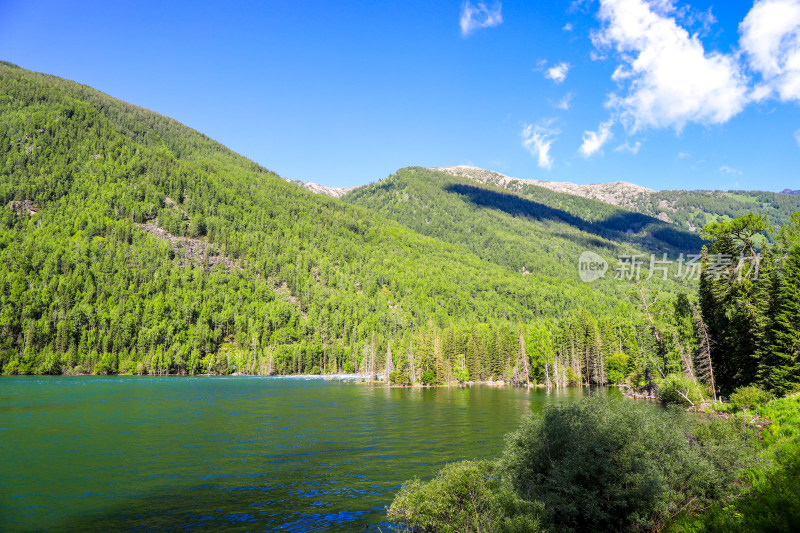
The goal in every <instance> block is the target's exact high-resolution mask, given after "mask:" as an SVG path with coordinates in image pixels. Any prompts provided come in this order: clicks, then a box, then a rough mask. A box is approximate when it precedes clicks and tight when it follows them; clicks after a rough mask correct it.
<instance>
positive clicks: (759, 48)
mask: <svg viewBox="0 0 800 533" xmlns="http://www.w3.org/2000/svg"><path fill="white" fill-rule="evenodd" d="M739 32H740V33H741V38H740V40H739V43H740V46H741V49H742V51H743V52H744V55H745V57H746V58H747V60H748V63H749V66H750V68H751V69H752V70H753V71H754V72H756V73H758V74H759V75H760V76H761V79H762V82H761V84H759V85H757V86H756V87H755V88H754V90H753V94H752V96H751V97H752V99H754V100H763V99H764V98H767V97H768V96H771V95H772V93H773V92H775V93H777V94H778V97H779V98H780V99H781V100H783V101H784V102H787V101H790V100H797V101H800V0H760V1H757V2H756V3H755V5H754V6H753V8H752V9H751V10H750V12H749V13H748V14H747V16H746V17H745V19H744V21H742V23H741V24H740V25H739Z"/></svg>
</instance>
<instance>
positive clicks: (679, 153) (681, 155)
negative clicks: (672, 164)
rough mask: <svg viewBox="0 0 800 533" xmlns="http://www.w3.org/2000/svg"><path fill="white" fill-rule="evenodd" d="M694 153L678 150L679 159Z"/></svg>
mask: <svg viewBox="0 0 800 533" xmlns="http://www.w3.org/2000/svg"><path fill="white" fill-rule="evenodd" d="M691 155H692V154H690V153H688V152H678V159H686V158H687V157H689V156H691Z"/></svg>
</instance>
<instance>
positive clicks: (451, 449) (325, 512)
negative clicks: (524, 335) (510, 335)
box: [0, 376, 585, 532]
mask: <svg viewBox="0 0 800 533" xmlns="http://www.w3.org/2000/svg"><path fill="white" fill-rule="evenodd" d="M583 394H585V391H584V390H582V389H567V390H561V391H558V392H550V393H547V392H546V391H545V390H541V389H538V390H537V389H533V390H530V391H529V390H525V389H515V388H496V387H485V386H476V387H472V388H458V387H449V388H437V389H419V388H414V389H400V388H385V387H379V386H371V385H364V384H356V383H345V382H343V383H337V382H330V381H321V380H311V381H308V380H303V379H285V378H284V379H275V378H253V377H196V378H177V377H172V378H151V377H88V376H87V377H47V378H44V377H4V378H0V454H2V456H0V457H2V462H0V529H2V530H4V531H5V530H35V529H48V530H53V529H63V530H75V529H82V530H96V531H101V530H109V529H116V530H126V529H136V530H137V531H155V530H164V529H175V528H186V529H208V530H211V529H213V530H230V531H252V530H279V531H298V532H299V531H353V530H359V531H362V530H363V531H378V527H379V526H381V527H382V529H383V531H386V530H387V528H386V527H385V526H386V524H385V510H384V507H385V506H386V505H388V504H389V503H390V502H391V500H392V497H393V496H394V494H395V493H396V492H397V490H398V489H399V486H400V484H401V483H402V482H403V481H404V480H406V479H409V478H413V477H415V476H417V477H420V478H429V477H431V476H432V475H433V473H434V472H435V471H436V470H438V468H439V467H441V465H443V464H444V463H446V462H450V461H456V460H459V459H468V458H488V457H493V456H495V455H497V454H498V453H499V451H500V449H501V447H502V437H503V435H504V434H505V433H507V432H509V431H511V430H513V429H514V428H515V427H516V426H517V424H518V423H519V420H520V418H521V417H523V416H525V415H527V414H529V413H531V412H532V411H534V410H538V409H541V408H542V407H543V406H544V405H546V404H548V403H552V402H566V401H572V400H574V399H576V398H578V397H580V396H582V395H583Z"/></svg>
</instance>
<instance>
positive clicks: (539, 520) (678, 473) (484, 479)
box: [389, 395, 757, 531]
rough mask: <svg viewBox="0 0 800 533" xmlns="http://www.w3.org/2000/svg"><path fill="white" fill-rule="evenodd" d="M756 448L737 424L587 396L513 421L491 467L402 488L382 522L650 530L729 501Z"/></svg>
mask: <svg viewBox="0 0 800 533" xmlns="http://www.w3.org/2000/svg"><path fill="white" fill-rule="evenodd" d="M756 449H757V439H756V438H755V435H754V434H753V432H752V429H751V428H748V427H745V426H743V425H742V424H740V423H739V421H738V420H730V421H725V420H719V419H708V420H705V419H699V418H696V417H694V416H692V415H689V414H687V413H684V412H682V411H680V410H677V409H662V408H659V407H657V406H653V405H649V404H643V403H637V402H633V401H630V400H624V399H621V398H611V397H608V396H598V395H594V396H592V397H589V398H587V399H584V400H582V401H580V402H576V403H572V404H569V405H566V406H550V407H548V408H547V409H546V410H545V411H544V412H541V413H538V414H536V415H534V416H532V417H531V418H529V419H526V420H525V421H523V423H522V425H521V426H520V428H519V429H518V430H517V431H516V432H514V433H512V434H510V435H508V436H507V438H506V447H505V450H504V452H503V455H502V457H501V458H500V459H499V460H498V461H497V463H496V464H493V463H482V462H481V463H472V462H463V463H457V464H455V465H448V466H447V467H445V469H443V470H442V471H440V472H439V473H438V474H437V476H436V477H435V478H434V479H433V480H432V481H430V482H428V483H423V482H420V481H419V480H415V481H412V482H409V483H407V484H406V485H404V487H403V488H402V489H401V491H400V493H399V494H398V495H397V497H396V498H395V501H394V502H393V503H392V506H391V507H390V509H389V518H390V520H394V521H397V522H399V523H400V524H402V525H405V526H412V527H419V528H420V530H423V531H449V530H450V529H448V528H449V527H451V525H452V527H454V529H453V530H454V531H455V530H459V529H460V530H465V531H466V530H470V531H471V530H474V529H473V528H475V527H476V523H475V522H470V517H474V519H475V520H477V519H478V517H480V519H481V520H484V517H489V518H486V520H489V519H490V520H492V521H494V522H495V523H500V520H499V516H502V513H503V512H505V513H508V514H506V515H505V516H506V518H507V519H508V520H515V521H516V520H520V521H521V520H522V515H524V514H527V515H528V517H529V519H530V520H531V521H533V522H535V523H536V524H537V527H536V528H534V527H533V526H532V525H531V526H529V527H530V530H532V531H536V530H549V531H648V530H659V529H663V528H664V526H665V525H667V524H668V523H669V522H670V521H671V520H672V519H673V518H674V517H675V516H676V515H678V514H679V513H690V514H691V513H693V512H695V511H699V510H702V509H705V508H706V507H708V506H709V505H711V504H712V503H714V502H728V501H732V498H734V497H735V496H736V495H738V494H739V493H740V492H741V491H742V488H743V486H742V485H741V484H740V483H739V481H740V476H741V475H742V473H743V471H744V470H745V469H746V468H747V467H749V466H752V465H754V464H755V462H756V461H755V451H756ZM499 502H509V503H507V504H500V503H499ZM490 510H491V511H490ZM470 513H472V514H471V515H470ZM523 523H524V522H523ZM486 530H491V529H486Z"/></svg>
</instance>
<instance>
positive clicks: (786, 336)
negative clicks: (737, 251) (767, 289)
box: [759, 246, 800, 394]
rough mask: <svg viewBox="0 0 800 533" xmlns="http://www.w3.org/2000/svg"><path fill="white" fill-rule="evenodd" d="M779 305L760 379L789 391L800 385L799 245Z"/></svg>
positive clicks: (788, 262)
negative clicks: (770, 344)
mask: <svg viewBox="0 0 800 533" xmlns="http://www.w3.org/2000/svg"><path fill="white" fill-rule="evenodd" d="M783 270H784V276H783V282H782V283H781V286H780V293H779V295H778V308H777V312H776V313H775V319H774V322H773V324H772V327H771V328H770V333H769V335H768V337H769V338H770V339H771V341H772V347H771V350H768V351H766V352H765V353H764V354H763V357H762V360H761V365H760V368H759V377H760V380H761V382H762V383H763V384H764V385H765V386H766V388H768V389H769V390H772V391H775V392H777V393H778V394H786V393H787V392H789V391H792V390H796V389H797V388H798V387H800V246H795V247H794V248H792V250H791V252H790V254H789V257H788V258H787V259H786V262H785V264H784V267H783Z"/></svg>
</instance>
